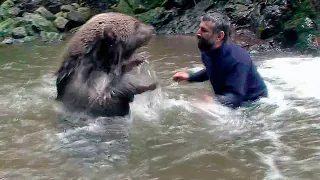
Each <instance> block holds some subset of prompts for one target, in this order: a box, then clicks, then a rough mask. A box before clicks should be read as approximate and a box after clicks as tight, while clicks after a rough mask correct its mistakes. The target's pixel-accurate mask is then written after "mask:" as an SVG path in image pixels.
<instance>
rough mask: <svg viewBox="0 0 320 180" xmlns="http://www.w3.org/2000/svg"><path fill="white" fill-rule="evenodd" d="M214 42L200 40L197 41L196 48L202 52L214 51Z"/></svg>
mask: <svg viewBox="0 0 320 180" xmlns="http://www.w3.org/2000/svg"><path fill="white" fill-rule="evenodd" d="M214 44H215V43H214V41H213V40H211V41H210V40H206V39H204V38H200V39H199V40H198V48H199V49H201V50H203V51H209V50H212V49H214Z"/></svg>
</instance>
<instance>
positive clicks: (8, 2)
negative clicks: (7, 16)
mask: <svg viewBox="0 0 320 180" xmlns="http://www.w3.org/2000/svg"><path fill="white" fill-rule="evenodd" d="M14 5H15V4H14V2H13V1H12V0H6V1H5V2H3V3H2V4H1V6H0V8H3V9H9V8H11V7H13V6H14Z"/></svg>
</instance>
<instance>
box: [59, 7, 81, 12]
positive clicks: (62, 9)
mask: <svg viewBox="0 0 320 180" xmlns="http://www.w3.org/2000/svg"><path fill="white" fill-rule="evenodd" d="M60 9H61V11H62V12H70V11H75V10H77V8H76V7H74V6H72V5H62V6H61V8H60Z"/></svg>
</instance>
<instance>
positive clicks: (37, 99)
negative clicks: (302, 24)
mask: <svg viewBox="0 0 320 180" xmlns="http://www.w3.org/2000/svg"><path fill="white" fill-rule="evenodd" d="M65 45H66V41H65V42H61V43H56V44H45V43H42V42H37V43H29V44H23V45H11V46H6V47H0V83H1V86H0V179H10V180H11V179H32V180H35V179H54V180H55V179H59V180H60V179H63V180H64V179H79V180H80V179H81V180H84V179H88V180H89V179H90V180H96V179H97V180H98V179H110V180H115V179H117V180H118V179H119V180H123V179H130V180H133V179H135V180H144V179H152V180H169V179H170V180H180V179H183V180H188V179H194V180H207V179H216V180H223V179H228V180H229V179H230V180H231V179H233V180H249V179H250V180H278V179H279V180H280V179H281V180H282V179H288V180H305V179H319V177H318V176H319V175H320V163H319V162H320V138H319V134H320V125H319V123H320V120H319V119H320V111H319V108H320V94H319V91H318V90H319V88H320V81H319V80H318V78H316V77H317V76H319V75H320V71H319V67H320V58H319V57H305V56H298V55H296V54H290V53H280V52H279V53H265V54H253V55H252V57H253V58H254V60H255V61H254V62H255V64H257V66H258V69H259V71H260V72H261V74H262V75H263V77H264V78H265V80H266V82H267V84H268V87H269V89H270V97H269V98H265V99H261V100H260V101H258V102H256V103H255V104H252V105H251V106H250V107H247V108H241V109H238V110H235V111H232V110H230V109H228V108H225V107H223V106H221V105H219V104H217V103H213V104H208V103H206V102H205V101H204V98H203V96H204V95H206V94H208V95H210V94H211V93H212V91H211V88H210V85H209V83H208V82H205V83H195V84H187V83H176V82H173V81H172V80H171V78H172V75H173V73H174V72H175V71H177V70H185V69H187V68H192V67H198V66H201V61H200V56H199V51H198V49H197V47H196V40H195V38H194V37H192V36H191V37H190V36H159V37H154V38H153V39H152V41H151V42H150V44H149V45H148V46H146V47H143V48H142V49H141V50H140V51H146V52H148V53H149V55H150V59H149V63H148V64H146V65H144V66H143V67H141V69H140V72H142V73H145V74H146V75H147V73H150V72H153V71H154V72H153V73H150V74H151V75H152V76H153V77H154V78H157V80H158V81H159V82H160V87H159V88H158V89H157V90H155V91H153V92H148V93H145V94H143V95H139V96H137V97H136V98H135V101H134V102H133V103H132V104H131V106H132V117H131V118H124V119H118V120H116V119H113V120H112V119H111V120H110V119H105V118H98V119H90V118H87V119H86V118H82V119H81V118H78V119H76V118H75V119H73V120H71V121H66V120H63V119H64V118H63V117H61V108H60V105H59V104H58V103H57V102H55V100H54V97H55V93H56V91H55V81H54V80H55V78H54V76H53V73H54V72H55V70H56V69H57V66H58V65H59V64H60V61H61V60H60V59H59V57H60V56H61V52H62V50H63V49H64V47H65ZM144 67H148V69H149V70H148V69H147V70H146V69H144ZM143 70H144V71H143ZM151 70H153V71H151ZM317 177H318V178H317Z"/></svg>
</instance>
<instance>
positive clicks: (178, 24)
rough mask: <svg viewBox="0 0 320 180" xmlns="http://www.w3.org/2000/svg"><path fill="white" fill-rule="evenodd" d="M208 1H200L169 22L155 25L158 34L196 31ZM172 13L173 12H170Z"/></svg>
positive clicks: (209, 3) (191, 32)
mask: <svg viewBox="0 0 320 180" xmlns="http://www.w3.org/2000/svg"><path fill="white" fill-rule="evenodd" d="M210 5H211V2H210V1H200V2H199V3H197V4H196V6H194V7H193V8H191V9H188V10H186V11H184V13H183V14H182V15H180V16H176V17H174V18H173V20H171V21H170V22H169V23H167V24H165V25H162V26H159V27H156V29H157V33H158V34H193V33H195V32H196V31H197V29H198V26H199V21H200V17H201V16H202V15H203V14H204V11H205V9H206V8H207V7H209V6H210ZM170 13H173V16H174V12H170Z"/></svg>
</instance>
